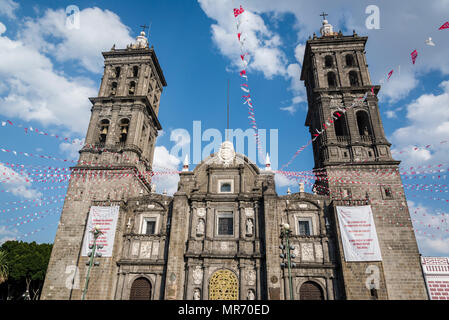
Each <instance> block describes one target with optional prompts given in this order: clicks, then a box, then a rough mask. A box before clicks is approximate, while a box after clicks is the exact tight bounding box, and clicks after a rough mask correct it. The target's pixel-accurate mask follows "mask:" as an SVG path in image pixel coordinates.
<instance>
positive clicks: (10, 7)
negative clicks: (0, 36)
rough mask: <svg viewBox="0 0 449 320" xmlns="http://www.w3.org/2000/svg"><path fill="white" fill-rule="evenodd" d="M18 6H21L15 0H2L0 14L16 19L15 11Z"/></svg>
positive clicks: (0, 0)
mask: <svg viewBox="0 0 449 320" xmlns="http://www.w3.org/2000/svg"><path fill="white" fill-rule="evenodd" d="M17 8H19V4H18V3H17V2H14V1H13V0H0V15H4V16H7V17H8V18H10V19H15V18H16V15H15V14H14V11H16V10H17ZM0 33H1V32H0Z"/></svg>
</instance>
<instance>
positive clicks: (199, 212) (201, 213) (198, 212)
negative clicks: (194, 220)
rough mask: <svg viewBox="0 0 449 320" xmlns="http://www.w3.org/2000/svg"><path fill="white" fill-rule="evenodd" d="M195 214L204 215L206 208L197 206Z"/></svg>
mask: <svg viewBox="0 0 449 320" xmlns="http://www.w3.org/2000/svg"><path fill="white" fill-rule="evenodd" d="M196 214H197V215H198V217H200V218H202V217H204V216H205V215H206V208H197V209H196Z"/></svg>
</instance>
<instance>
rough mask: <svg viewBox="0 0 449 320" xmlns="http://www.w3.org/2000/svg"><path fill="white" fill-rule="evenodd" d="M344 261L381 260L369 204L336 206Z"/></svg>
mask: <svg viewBox="0 0 449 320" xmlns="http://www.w3.org/2000/svg"><path fill="white" fill-rule="evenodd" d="M337 215H338V222H339V226H340V233H341V241H342V243H343V250H344V254H345V261H382V255H381V253H380V248H379V240H378V238H377V232H376V226H375V224H374V218H373V212H372V211H371V206H361V207H337Z"/></svg>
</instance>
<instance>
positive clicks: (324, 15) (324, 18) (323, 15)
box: [320, 12, 328, 20]
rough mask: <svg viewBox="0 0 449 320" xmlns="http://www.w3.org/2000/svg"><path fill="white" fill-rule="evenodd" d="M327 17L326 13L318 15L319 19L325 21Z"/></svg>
mask: <svg viewBox="0 0 449 320" xmlns="http://www.w3.org/2000/svg"><path fill="white" fill-rule="evenodd" d="M327 16H328V14H326V13H324V12H323V13H322V14H320V17H323V20H326V17H327Z"/></svg>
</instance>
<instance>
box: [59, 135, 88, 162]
mask: <svg viewBox="0 0 449 320" xmlns="http://www.w3.org/2000/svg"><path fill="white" fill-rule="evenodd" d="M83 145H84V139H82V140H80V139H74V140H73V143H67V142H64V143H61V144H60V145H59V149H60V150H61V151H62V152H64V153H66V154H67V155H68V156H69V158H70V159H71V160H78V158H79V156H80V154H79V151H80V150H81V148H82V147H83Z"/></svg>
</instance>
